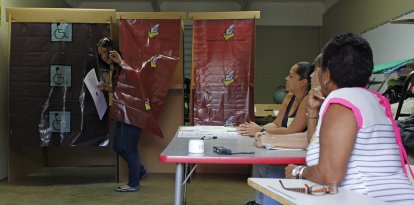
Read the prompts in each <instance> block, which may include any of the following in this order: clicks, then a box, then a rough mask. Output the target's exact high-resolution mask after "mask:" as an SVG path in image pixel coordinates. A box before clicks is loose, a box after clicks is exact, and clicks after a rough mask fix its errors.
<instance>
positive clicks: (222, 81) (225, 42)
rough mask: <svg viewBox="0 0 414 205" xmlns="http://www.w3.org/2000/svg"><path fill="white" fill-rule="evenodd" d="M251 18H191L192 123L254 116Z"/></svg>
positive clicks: (230, 122)
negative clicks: (192, 19)
mask: <svg viewBox="0 0 414 205" xmlns="http://www.w3.org/2000/svg"><path fill="white" fill-rule="evenodd" d="M254 54H255V21H254V20H196V21H193V69H194V76H193V80H194V97H193V105H194V125H238V124H240V123H244V122H246V121H252V120H253V119H254V112H253V97H254V96H253V91H254Z"/></svg>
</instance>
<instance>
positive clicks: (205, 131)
mask: <svg viewBox="0 0 414 205" xmlns="http://www.w3.org/2000/svg"><path fill="white" fill-rule="evenodd" d="M177 137H182V138H202V137H206V138H209V137H211V138H213V137H217V138H238V137H240V135H239V133H238V132H237V130H236V128H235V127H226V126H183V127H180V129H179V130H178V133H177Z"/></svg>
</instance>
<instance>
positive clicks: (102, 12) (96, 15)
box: [6, 8, 116, 23]
mask: <svg viewBox="0 0 414 205" xmlns="http://www.w3.org/2000/svg"><path fill="white" fill-rule="evenodd" d="M6 16H11V21H12V22H37V23H40V22H69V23H112V22H114V21H115V17H116V14H115V9H63V8H7V9H6Z"/></svg>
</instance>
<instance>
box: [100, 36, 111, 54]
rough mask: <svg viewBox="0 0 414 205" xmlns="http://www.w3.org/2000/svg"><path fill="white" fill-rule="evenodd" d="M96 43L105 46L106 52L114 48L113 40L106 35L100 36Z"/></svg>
mask: <svg viewBox="0 0 414 205" xmlns="http://www.w3.org/2000/svg"><path fill="white" fill-rule="evenodd" d="M96 45H97V46H98V47H103V48H105V49H106V51H107V52H109V51H111V50H114V42H113V41H112V40H111V39H109V38H108V37H104V38H101V39H100V40H99V41H98V43H97V44H96Z"/></svg>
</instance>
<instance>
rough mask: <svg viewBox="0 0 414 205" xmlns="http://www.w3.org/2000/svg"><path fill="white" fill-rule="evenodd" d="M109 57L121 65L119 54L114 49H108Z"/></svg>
mask: <svg viewBox="0 0 414 205" xmlns="http://www.w3.org/2000/svg"><path fill="white" fill-rule="evenodd" d="M109 58H110V59H111V60H112V61H113V62H114V63H116V64H118V65H121V64H122V61H123V60H122V58H121V55H119V53H118V52H116V51H115V50H112V51H109Z"/></svg>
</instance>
